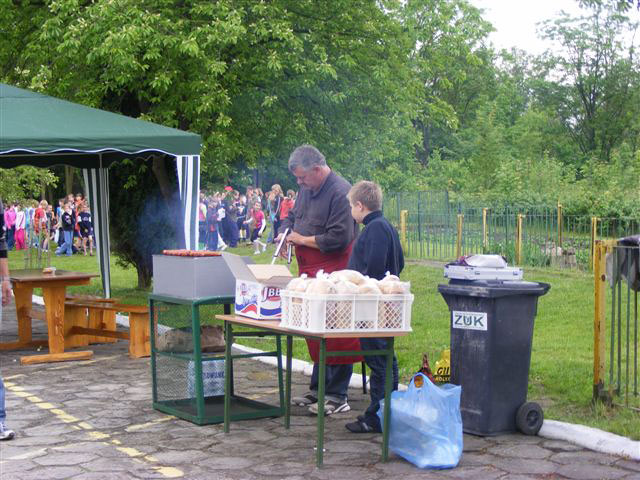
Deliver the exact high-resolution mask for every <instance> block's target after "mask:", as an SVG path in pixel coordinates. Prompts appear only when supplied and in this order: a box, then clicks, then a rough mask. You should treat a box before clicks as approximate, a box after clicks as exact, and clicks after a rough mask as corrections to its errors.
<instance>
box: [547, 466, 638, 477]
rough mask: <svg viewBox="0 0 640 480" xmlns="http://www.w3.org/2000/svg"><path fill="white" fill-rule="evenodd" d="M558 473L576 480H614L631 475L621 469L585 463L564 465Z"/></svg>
mask: <svg viewBox="0 0 640 480" xmlns="http://www.w3.org/2000/svg"><path fill="white" fill-rule="evenodd" d="M557 473H558V474H560V475H562V476H564V477H567V478H572V479H575V480H600V479H602V478H606V479H608V480H614V479H616V478H623V477H626V476H627V475H629V472H628V471H625V470H622V469H619V468H614V467H608V466H606V465H589V464H584V463H583V464H580V463H572V464H570V465H562V466H561V467H560V468H559V469H558V472H557Z"/></svg>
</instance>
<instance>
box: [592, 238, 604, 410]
mask: <svg viewBox="0 0 640 480" xmlns="http://www.w3.org/2000/svg"><path fill="white" fill-rule="evenodd" d="M606 252H607V247H606V245H605V244H604V243H603V242H601V241H597V243H596V245H595V256H594V263H593V286H594V311H593V399H594V400H598V399H599V398H600V396H601V392H604V376H605V364H604V361H605V354H606V352H605V348H606V339H605V333H606V325H607V324H606V321H607V317H606V311H605V306H606V291H607V283H606V282H607V278H606V276H605V270H606V262H605V258H606Z"/></svg>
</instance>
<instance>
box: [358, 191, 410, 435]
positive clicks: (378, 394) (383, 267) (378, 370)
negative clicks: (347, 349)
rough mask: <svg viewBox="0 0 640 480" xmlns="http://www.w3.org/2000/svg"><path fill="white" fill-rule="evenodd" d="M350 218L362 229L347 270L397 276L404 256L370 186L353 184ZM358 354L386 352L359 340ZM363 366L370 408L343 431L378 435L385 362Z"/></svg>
mask: <svg viewBox="0 0 640 480" xmlns="http://www.w3.org/2000/svg"><path fill="white" fill-rule="evenodd" d="M347 197H348V198H349V203H350V205H351V215H352V216H353V218H354V220H355V221H356V222H358V223H362V224H363V225H364V228H363V230H362V232H360V235H359V236H358V239H357V240H356V243H355V245H354V247H353V251H352V253H351V257H350V258H349V266H348V268H349V269H351V270H357V271H358V272H360V273H362V274H364V275H368V276H369V277H371V278H375V279H377V280H381V279H382V278H384V276H385V273H386V272H390V273H391V274H392V275H399V274H400V272H401V271H402V269H403V268H404V255H403V254H402V246H401V244H400V238H399V237H398V232H397V231H396V229H395V228H393V226H391V224H390V223H389V222H388V221H387V219H386V218H384V216H383V215H382V211H381V209H382V190H381V189H380V187H379V186H378V185H377V184H376V183H374V182H367V181H362V182H358V183H356V184H355V185H354V186H353V187H351V190H350V191H349V194H348V195H347ZM360 348H362V350H380V349H384V348H387V341H386V339H384V338H361V339H360ZM364 358H365V362H366V363H367V366H368V367H369V368H370V369H371V375H370V385H369V387H370V388H369V392H370V393H371V404H370V405H369V407H368V408H367V410H366V411H365V413H364V415H359V416H358V419H357V420H356V421H355V422H352V423H347V424H346V425H345V426H346V428H347V430H349V431H350V432H353V433H371V432H377V433H380V432H382V428H381V425H380V419H379V418H378V415H377V412H378V409H379V408H380V400H382V399H383V398H384V383H385V375H386V359H385V357H384V356H383V355H368V356H365V357H364ZM393 389H394V390H397V389H398V361H397V360H396V357H395V355H394V357H393Z"/></svg>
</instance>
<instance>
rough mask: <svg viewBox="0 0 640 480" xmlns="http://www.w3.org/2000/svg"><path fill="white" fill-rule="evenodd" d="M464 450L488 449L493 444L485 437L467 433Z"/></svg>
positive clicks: (463, 443)
mask: <svg viewBox="0 0 640 480" xmlns="http://www.w3.org/2000/svg"><path fill="white" fill-rule="evenodd" d="M462 445H463V451H465V452H474V451H480V450H486V449H487V448H488V447H490V446H491V445H492V444H491V443H490V442H488V441H487V440H485V439H484V438H483V437H476V436H473V435H465V436H464V438H463V439H462Z"/></svg>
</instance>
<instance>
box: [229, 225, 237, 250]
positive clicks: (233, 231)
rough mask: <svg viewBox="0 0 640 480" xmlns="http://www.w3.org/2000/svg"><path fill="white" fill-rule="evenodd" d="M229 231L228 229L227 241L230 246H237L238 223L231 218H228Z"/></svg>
mask: <svg viewBox="0 0 640 480" xmlns="http://www.w3.org/2000/svg"><path fill="white" fill-rule="evenodd" d="M228 226H229V231H228V236H229V241H228V242H227V243H228V244H229V246H230V247H237V246H238V224H237V223H236V222H232V221H231V220H229V224H228Z"/></svg>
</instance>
